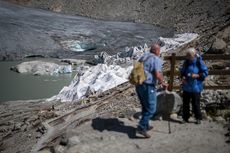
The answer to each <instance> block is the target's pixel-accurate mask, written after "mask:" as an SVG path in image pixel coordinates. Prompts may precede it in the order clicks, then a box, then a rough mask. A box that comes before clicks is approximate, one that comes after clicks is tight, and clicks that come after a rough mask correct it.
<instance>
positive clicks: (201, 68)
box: [180, 48, 208, 124]
mask: <svg viewBox="0 0 230 153" xmlns="http://www.w3.org/2000/svg"><path fill="white" fill-rule="evenodd" d="M180 72H181V76H182V90H183V116H182V117H183V123H185V122H189V117H190V101H191V102H192V107H193V112H194V114H195V118H196V124H200V123H201V120H202V115H201V110H200V94H201V91H202V90H203V81H204V80H205V78H206V77H207V76H208V68H207V66H206V65H205V64H204V62H203V60H202V58H201V57H200V56H199V55H198V54H197V53H196V50H195V48H189V49H187V51H186V59H185V61H184V63H183V66H182V68H181V71H180Z"/></svg>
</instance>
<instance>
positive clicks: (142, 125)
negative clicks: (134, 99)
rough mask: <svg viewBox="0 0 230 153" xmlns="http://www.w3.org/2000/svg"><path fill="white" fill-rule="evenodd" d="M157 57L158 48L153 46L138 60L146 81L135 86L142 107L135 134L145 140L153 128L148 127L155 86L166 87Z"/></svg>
mask: <svg viewBox="0 0 230 153" xmlns="http://www.w3.org/2000/svg"><path fill="white" fill-rule="evenodd" d="M159 56H160V46H159V45H158V44H153V45H152V46H151V49H150V53H146V54H144V55H143V56H142V57H141V58H140V61H142V62H143V64H144V72H145V76H146V80H145V81H144V83H143V84H141V85H136V92H137V95H138V98H139V100H140V103H141V106H142V113H141V114H142V117H141V120H140V122H139V125H138V127H137V133H138V134H141V135H143V136H144V137H145V138H150V137H151V136H150V135H149V134H148V133H147V131H148V130H151V129H152V128H153V127H152V126H150V125H149V120H150V118H151V117H152V116H153V115H154V113H155V112H156V102H157V101H156V100H157V99H156V85H157V83H158V82H159V84H161V85H162V86H163V87H167V86H168V85H167V84H166V83H164V81H163V75H162V64H163V61H162V60H161V59H160V58H159Z"/></svg>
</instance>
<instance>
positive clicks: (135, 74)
mask: <svg viewBox="0 0 230 153" xmlns="http://www.w3.org/2000/svg"><path fill="white" fill-rule="evenodd" d="M150 57H153V56H152V55H150V56H148V57H147V58H146V59H145V60H139V61H136V62H135V63H134V65H133V69H132V71H131V73H130V75H129V82H130V83H131V84H133V85H141V84H143V82H144V81H145V80H146V76H145V70H144V62H145V61H146V60H148V59H149V58H150Z"/></svg>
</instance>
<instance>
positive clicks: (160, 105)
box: [156, 91, 182, 119]
mask: <svg viewBox="0 0 230 153" xmlns="http://www.w3.org/2000/svg"><path fill="white" fill-rule="evenodd" d="M181 106H182V99H181V97H180V96H179V95H178V94H177V93H176V92H170V91H161V92H158V93H157V111H156V116H157V115H162V117H163V119H165V118H169V117H170V114H175V113H177V112H179V110H180V108H181Z"/></svg>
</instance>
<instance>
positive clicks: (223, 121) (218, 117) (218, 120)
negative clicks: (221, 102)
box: [213, 116, 225, 123]
mask: <svg viewBox="0 0 230 153" xmlns="http://www.w3.org/2000/svg"><path fill="white" fill-rule="evenodd" d="M213 119H214V121H216V122H218V123H225V119H224V118H223V117H222V116H217V117H214V118H213Z"/></svg>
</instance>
